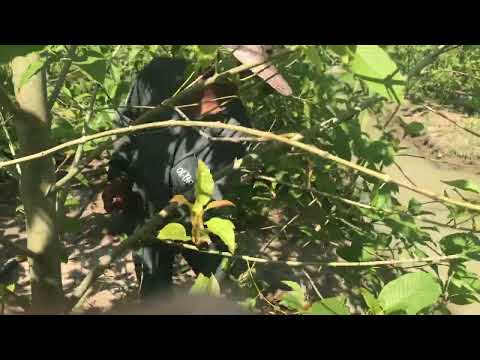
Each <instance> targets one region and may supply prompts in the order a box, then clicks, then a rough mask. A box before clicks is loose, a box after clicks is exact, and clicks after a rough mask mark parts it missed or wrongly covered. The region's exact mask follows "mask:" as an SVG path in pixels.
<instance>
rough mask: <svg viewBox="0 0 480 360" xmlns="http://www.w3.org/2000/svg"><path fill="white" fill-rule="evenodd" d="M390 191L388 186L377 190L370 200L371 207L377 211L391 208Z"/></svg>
mask: <svg viewBox="0 0 480 360" xmlns="http://www.w3.org/2000/svg"><path fill="white" fill-rule="evenodd" d="M391 194H392V190H391V189H390V188H389V187H388V186H383V187H382V188H380V189H378V191H377V192H376V194H375V196H374V197H373V199H372V206H373V207H375V208H377V209H382V210H385V209H386V210H389V209H391V208H392V195H391Z"/></svg>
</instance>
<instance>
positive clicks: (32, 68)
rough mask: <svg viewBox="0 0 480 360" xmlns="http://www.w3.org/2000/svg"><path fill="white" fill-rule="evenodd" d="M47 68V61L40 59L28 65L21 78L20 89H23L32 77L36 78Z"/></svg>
mask: <svg viewBox="0 0 480 360" xmlns="http://www.w3.org/2000/svg"><path fill="white" fill-rule="evenodd" d="M44 66H45V59H39V60H37V61H35V62H33V63H31V64H29V65H28V67H27V69H26V70H25V71H24V72H23V74H22V77H21V78H20V84H19V85H18V88H19V89H21V88H22V87H23V85H25V84H26V83H27V82H28V81H29V80H30V79H31V78H32V77H34V76H35V75H36V74H37V73H38V72H39V71H40V70H42V69H43V67H44Z"/></svg>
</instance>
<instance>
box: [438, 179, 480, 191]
mask: <svg viewBox="0 0 480 360" xmlns="http://www.w3.org/2000/svg"><path fill="white" fill-rule="evenodd" d="M442 182H443V183H445V184H447V185H450V186H453V187H456V188H459V189H462V190H465V191H470V192H474V193H477V194H480V187H479V186H478V185H477V184H475V183H474V182H472V181H470V180H451V181H443V180H442Z"/></svg>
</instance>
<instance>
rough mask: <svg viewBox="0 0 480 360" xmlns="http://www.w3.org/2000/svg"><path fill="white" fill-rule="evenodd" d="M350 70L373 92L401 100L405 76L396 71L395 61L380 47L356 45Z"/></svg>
mask: <svg viewBox="0 0 480 360" xmlns="http://www.w3.org/2000/svg"><path fill="white" fill-rule="evenodd" d="M352 70H353V72H354V73H355V74H356V75H357V76H359V77H360V78H361V79H363V80H364V81H365V83H366V84H367V86H368V88H369V89H370V90H372V91H373V92H376V93H377V94H379V95H381V96H384V97H386V98H389V99H391V100H393V99H395V100H398V101H400V102H402V101H403V96H404V93H405V76H403V75H402V74H401V73H400V72H399V71H397V65H396V64H395V62H393V61H392V60H391V59H390V56H388V54H387V53H386V52H385V51H384V50H383V49H382V48H381V47H379V46H377V45H359V46H357V50H356V53H355V58H354V59H353V62H352Z"/></svg>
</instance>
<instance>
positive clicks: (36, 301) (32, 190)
mask: <svg viewBox="0 0 480 360" xmlns="http://www.w3.org/2000/svg"><path fill="white" fill-rule="evenodd" d="M38 59H39V57H38V55H37V54H30V55H28V56H25V57H17V58H15V59H14V60H13V61H12V63H11V64H10V66H11V69H12V73H13V83H14V85H15V95H16V98H17V102H18V105H19V107H20V109H21V111H20V112H18V113H17V115H16V116H15V118H14V124H15V128H16V131H17V135H18V141H19V146H20V149H19V152H20V154H19V155H20V156H24V155H28V154H32V153H36V152H39V151H42V150H44V149H46V148H48V147H49V146H51V139H50V121H49V116H48V110H47V98H46V81H45V72H44V71H41V72H39V73H38V74H37V75H35V76H34V77H32V78H31V79H30V80H29V81H28V82H27V83H26V84H24V85H23V86H22V87H21V89H19V84H20V79H21V77H22V74H23V73H24V71H25V70H26V69H27V68H28V66H29V64H31V63H34V62H35V61H37V60H38ZM21 171H22V175H21V179H20V195H21V198H22V203H23V206H24V210H25V216H26V226H27V238H28V240H27V247H28V249H29V250H31V251H33V252H35V253H37V254H38V255H39V257H38V258H35V259H32V258H29V262H30V269H31V273H30V280H31V288H32V312H34V313H47V314H52V313H59V312H62V311H63V308H64V295H63V289H62V280H61V271H60V241H59V238H58V231H57V220H56V212H55V192H52V193H50V194H48V196H45V194H47V192H48V189H49V188H50V187H51V186H53V185H54V184H55V180H56V179H55V164H54V160H53V158H52V157H48V158H45V159H39V160H35V161H32V162H28V163H24V164H22V165H21Z"/></svg>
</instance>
